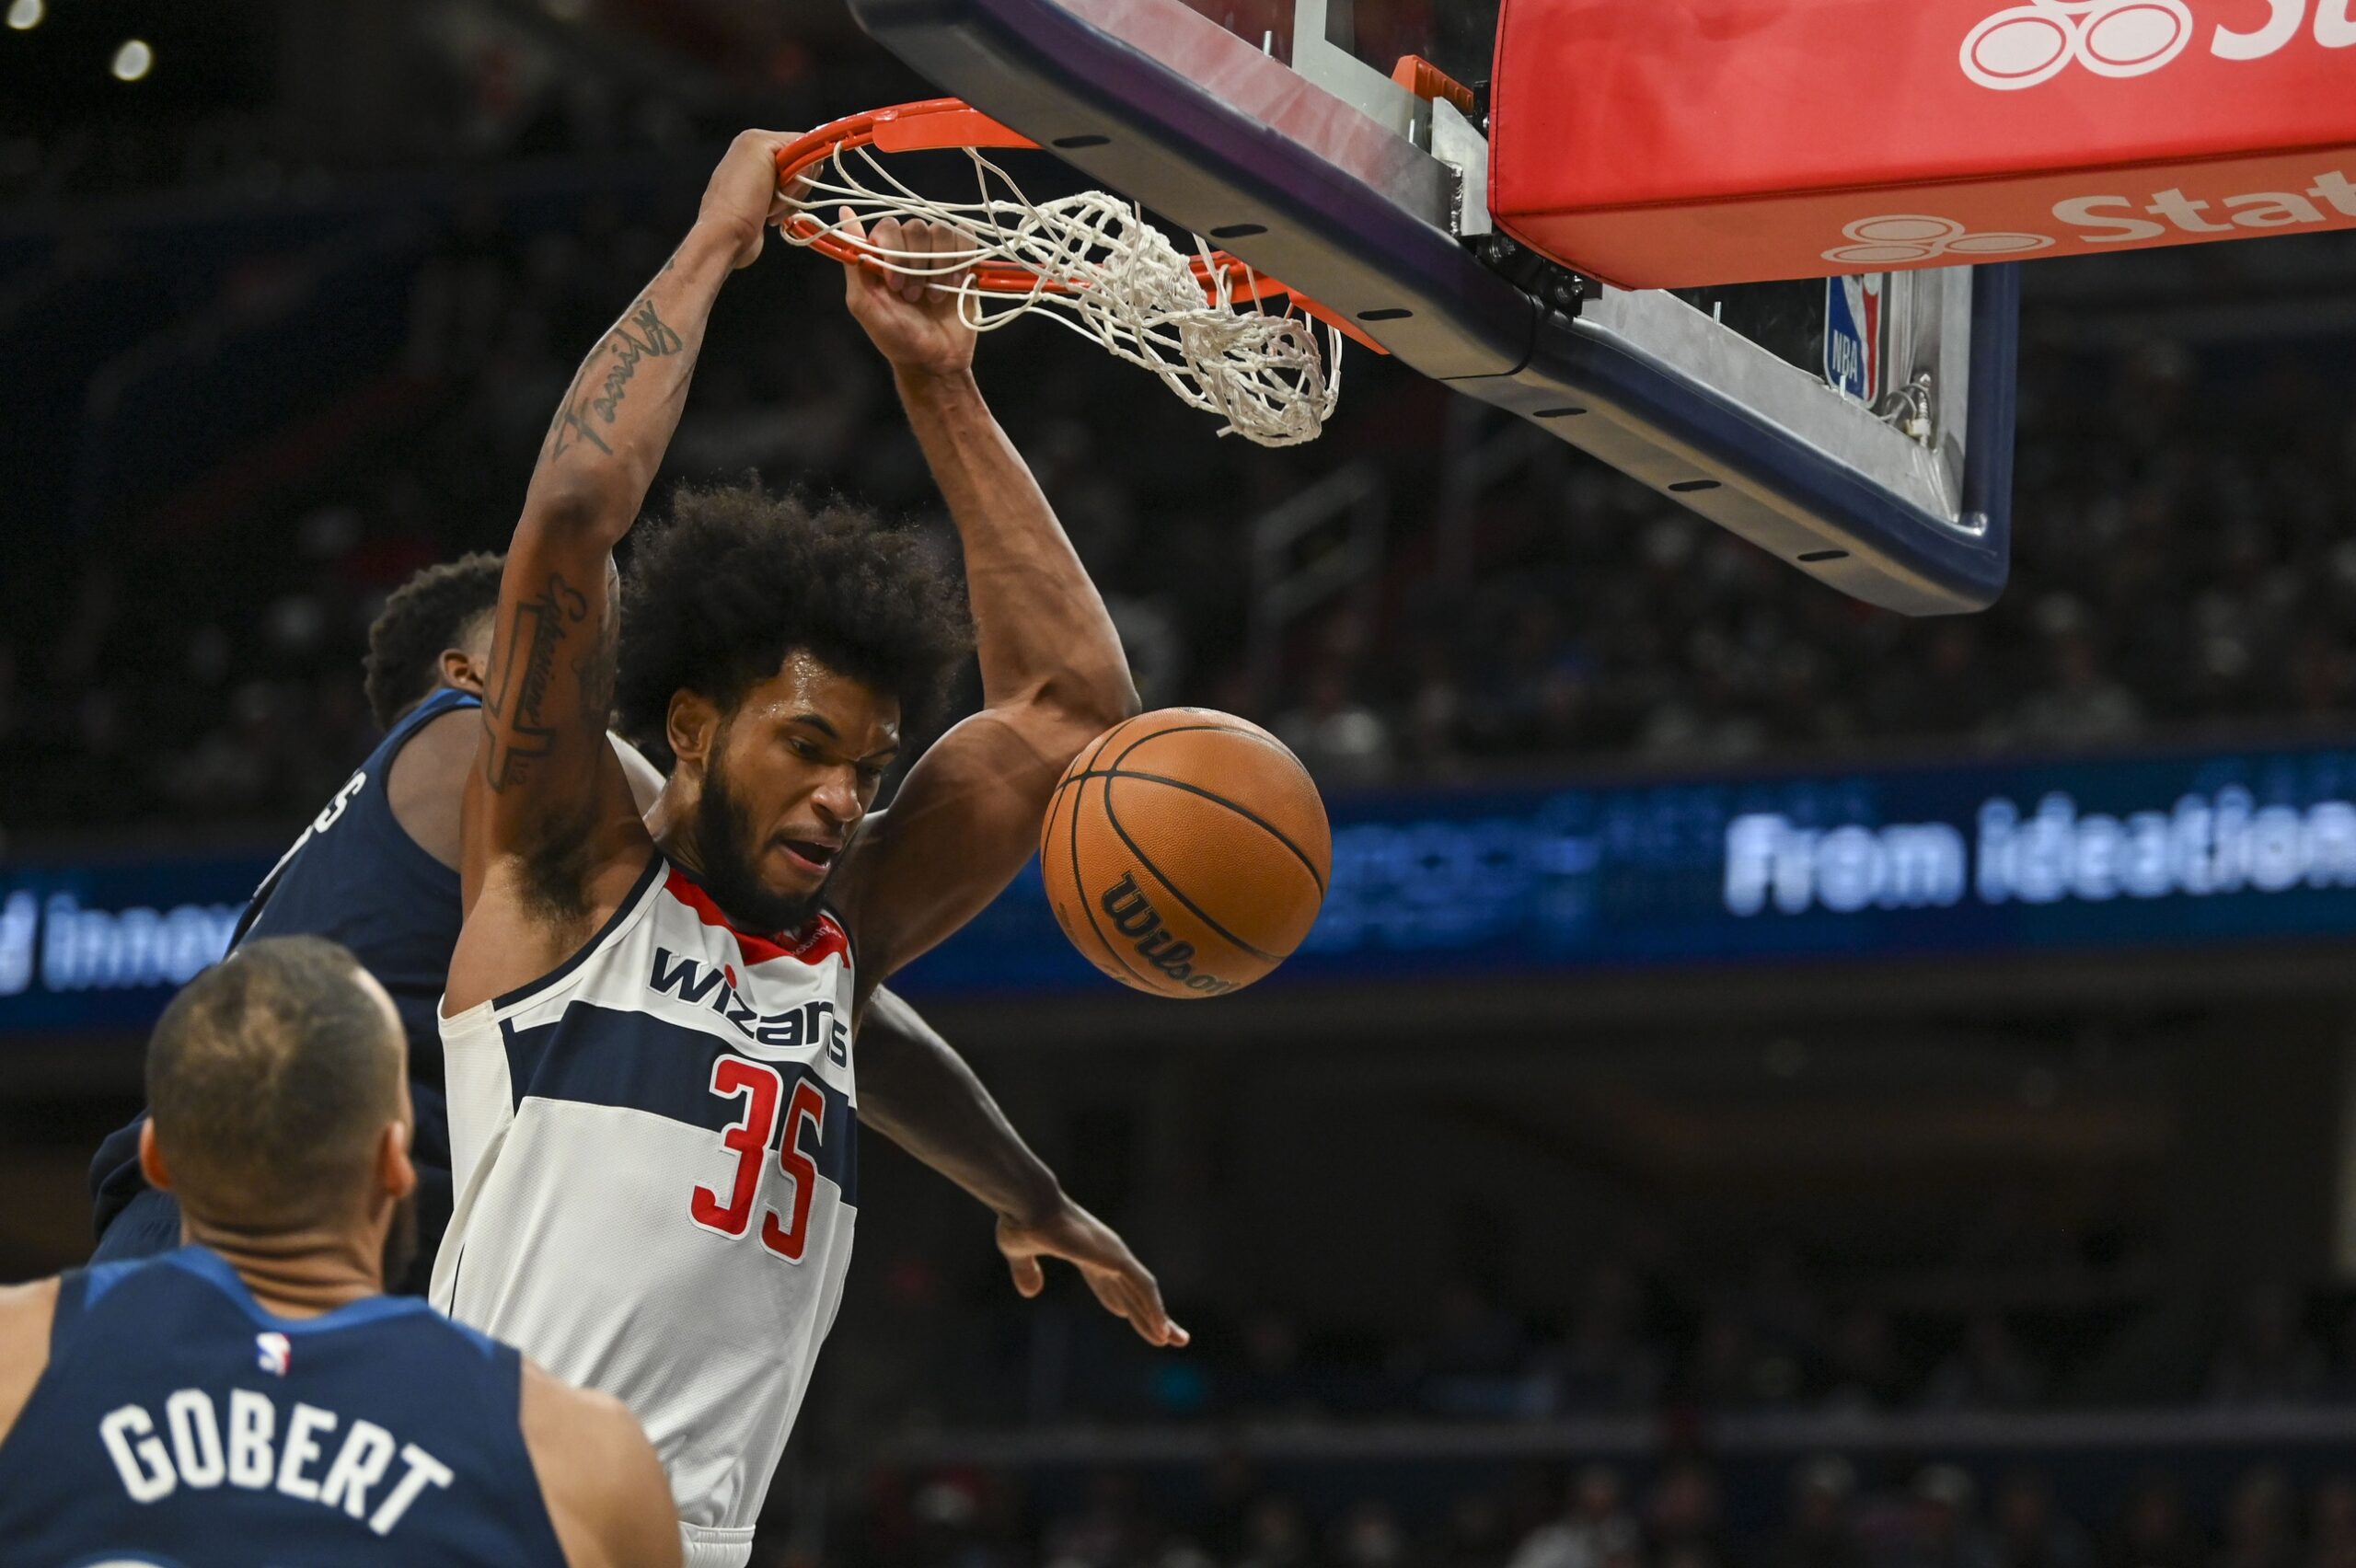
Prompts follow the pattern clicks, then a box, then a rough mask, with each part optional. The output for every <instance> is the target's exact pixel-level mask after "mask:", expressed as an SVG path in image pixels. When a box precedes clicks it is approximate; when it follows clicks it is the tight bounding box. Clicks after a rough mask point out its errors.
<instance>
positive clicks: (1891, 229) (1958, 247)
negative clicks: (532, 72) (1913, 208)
mask: <svg viewBox="0 0 2356 1568" xmlns="http://www.w3.org/2000/svg"><path fill="white" fill-rule="evenodd" d="M1841 232H1842V234H1845V235H1847V236H1849V239H1850V241H1851V243H1849V244H1847V245H1841V246H1835V247H1834V248H1831V250H1828V251H1826V252H1825V253H1824V259H1826V260H1827V261H1837V262H1839V263H1840V264H1841V265H1842V266H1844V267H1898V266H1907V265H1911V264H1912V263H1914V262H1917V261H1931V260H1935V259H1938V258H1939V257H1942V256H2019V255H2024V254H2026V253H2027V252H2028V251H2031V250H2043V249H2045V248H2047V247H2049V246H2050V245H2051V244H2052V243H2053V240H2052V237H2051V236H2049V235H2042V234H1974V233H1972V232H1971V231H1970V230H1969V229H1968V228H1966V227H1964V226H1963V225H1961V224H1959V223H1957V222H1956V221H1955V220H1954V219H1953V218H1934V217H1932V216H1930V215H1928V214H1927V213H1891V214H1890V215H1889V216H1888V217H1882V218H1859V219H1858V220H1857V221H1856V222H1855V223H1854V224H1849V225H1844V226H1843V227H1842V230H1841Z"/></svg>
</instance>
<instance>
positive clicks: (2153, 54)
mask: <svg viewBox="0 0 2356 1568" xmlns="http://www.w3.org/2000/svg"><path fill="white" fill-rule="evenodd" d="M2266 3H2267V6H2268V12H2267V17H2266V20H2265V21H2264V22H2262V23H2260V24H2259V25H2258V27H2255V28H2253V29H2249V30H2248V31H2246V32H2243V31H2237V30H2235V29H2232V28H2229V27H2226V26H2224V25H2223V23H2219V24H2218V25H2217V26H2216V27H2215V28H2213V29H2212V30H2211V32H2210V35H2209V52H2210V53H2211V54H2212V55H2214V56H2216V57H2217V58H2218V59H2220V60H2233V61H2242V60H2263V59H2265V58H2267V57H2268V56H2269V55H2272V54H2279V53H2281V52H2282V51H2283V50H2284V49H2286V48H2288V47H2289V46H2290V45H2291V43H2292V41H2293V40H2296V39H2297V38H2299V36H2300V35H2301V33H2302V32H2305V33H2307V34H2308V35H2309V36H2311V37H2313V38H2314V40H2315V41H2316V45H2317V46H2318V47H2320V48H2324V49H2346V48H2348V47H2350V45H2356V17H2351V16H2350V0H2266ZM2310 10H2312V13H2313V17H2314V25H2313V26H2312V28H2310V27H2309V26H2308V25H2307V24H2308V18H2309V13H2310ZM2199 32H2200V26H2199V24H2198V23H2196V22H2195V21H2194V20H2193V16H2192V7H2191V6H2189V5H2187V4H2186V3H2185V0H2027V4H2024V5H2018V6H2007V7H2006V8H2005V9H2004V10H2002V11H1999V12H1997V13H1996V14H1995V15H1994V16H1992V17H1988V18H1987V19H1986V20H1984V21H1982V22H1981V24H1980V25H1979V26H1978V27H1975V28H1973V29H1971V31H1970V33H1969V34H1968V35H1967V36H1966V37H1965V39H1964V40H1963V52H1962V64H1963V74H1964V75H1967V76H1969V77H1970V78H1971V79H1972V80H1973V81H1974V82H1976V83H1978V84H1979V85H1980V86H1983V87H1990V88H1993V89H1994V90H1996V91H1998V92H2017V91H2019V90H2020V89H2022V88H2024V87H2034V86H2038V84H2039V83H2043V82H2050V81H2051V80H2052V79H2053V78H2054V77H2056V76H2058V75H2061V73H2062V72H2064V71H2066V70H2068V69H2069V68H2070V66H2071V65H2072V64H2073V63H2074V64H2076V65H2078V66H2080V67H2081V68H2083V69H2085V71H2087V72H2089V73H2091V74H2092V75H2096V76H2109V77H2112V78H2114V79H2117V78H2123V77H2129V76H2148V75H2151V74H2152V73H2153V72H2154V71H2157V70H2158V69H2160V68H2161V67H2162V66H2164V65H2166V64H2168V63H2170V62H2172V61H2173V60H2175V59H2176V57H2177V55H2179V54H2182V53H2183V52H2185V49H2186V47H2187V46H2188V45H2189V44H2190V43H2191V42H2192V40H2193V39H2194V37H2195V36H2196V35H2197V34H2198V33H2199Z"/></svg>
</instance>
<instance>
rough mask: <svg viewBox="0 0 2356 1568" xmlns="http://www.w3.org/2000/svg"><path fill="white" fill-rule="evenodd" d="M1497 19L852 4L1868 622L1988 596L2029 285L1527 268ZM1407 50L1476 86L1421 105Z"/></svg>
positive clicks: (1075, 5)
mask: <svg viewBox="0 0 2356 1568" xmlns="http://www.w3.org/2000/svg"><path fill="white" fill-rule="evenodd" d="M1497 9H1498V0H851V10H852V12H853V14H854V15H855V16H856V17H858V19H859V21H860V24H861V25H862V26H863V27H865V28H866V29H867V30H868V31H869V32H870V33H871V34H872V35H873V36H874V37H875V38H876V39H877V40H880V41H881V42H883V44H884V45H885V46H886V47H887V48H889V49H891V50H892V51H893V52H895V53H896V54H898V55H899V56H900V57H901V58H902V59H903V60H905V61H906V62H907V63H908V64H910V65H911V66H913V67H914V68H915V69H917V70H918V72H920V73H922V74H923V75H926V76H928V77H929V78H930V79H931V80H932V81H933V82H934V83H935V84H937V86H939V87H940V88H941V90H942V91H943V92H946V93H950V94H954V95H955V96H957V97H960V98H964V99H966V100H967V101H968V102H970V103H972V104H973V105H974V106H975V107H976V108H977V109H980V110H983V111H984V112H985V113H987V114H988V115H990V116H992V117H994V118H996V119H998V120H999V121H1003V122H1004V123H1006V124H1007V125H1009V126H1011V127H1012V128H1014V129H1015V130H1017V131H1019V132H1021V133H1023V134H1025V135H1027V136H1030V137H1032V138H1033V139H1034V140H1036V141H1037V142H1038V143H1039V144H1041V145H1042V146H1045V147H1046V148H1049V149H1050V150H1052V151H1054V152H1055V153H1056V154H1057V156H1060V157H1062V158H1063V159H1065V160H1066V161H1067V162H1068V163H1070V164H1072V165H1073V166H1075V167H1077V168H1079V169H1080V171H1081V172H1082V173H1083V174H1084V175H1086V176H1087V177H1088V178H1090V179H1092V180H1095V181H1097V182H1098V183H1101V184H1102V185H1103V186H1104V187H1105V188H1107V189H1109V190H1116V191H1119V192H1121V193H1122V194H1124V195H1126V196H1129V197H1131V198H1133V199H1135V200H1137V201H1138V202H1142V203H1143V204H1144V205H1145V206H1146V207H1147V208H1149V210H1150V211H1152V212H1154V213H1157V214H1159V215H1161V216H1162V217H1163V218H1166V219H1167V220H1169V221H1171V222H1172V223H1173V224H1178V225H1184V226H1185V227H1187V228H1189V229H1191V230H1193V231H1194V232H1195V233H1196V234H1198V235H1202V236H1207V237H1208V238H1210V239H1212V240H1213V241H1215V242H1216V243H1218V244H1219V245H1221V246H1224V247H1225V248H1227V249H1229V250H1230V251H1231V252H1233V253H1234V254H1235V255H1237V256H1239V257H1241V258H1242V259H1244V260H1246V261H1248V262H1250V263H1251V264H1252V265H1253V266H1254V267H1256V268H1259V269H1260V270H1262V271H1265V272H1267V273H1269V274H1271V275H1273V276H1275V277H1277V278H1281V279H1283V280H1284V281H1285V282H1287V283H1288V284H1290V285H1292V286H1293V287H1295V288H1298V289H1300V290H1302V291H1304V292H1306V293H1307V294H1311V295H1312V296H1314V297H1315V298H1316V299H1318V300H1319V301H1321V302H1322V304H1323V305H1325V306H1328V307H1331V308H1332V309H1334V310H1335V311H1337V312H1339V313H1341V314H1344V315H1345V316H1347V317H1350V318H1351V319H1352V320H1353V321H1354V322H1355V324H1356V325H1357V327H1359V328H1360V329H1363V330H1364V331H1365V332H1366V333H1367V334H1368V335H1369V337H1371V338H1373V339H1374V340H1377V341H1379V342H1380V343H1381V345H1382V346H1383V347H1384V348H1385V349H1386V350H1388V351H1389V352H1391V353H1392V354H1393V355H1395V356H1397V357H1398V358H1399V359H1400V360H1402V361H1403V363H1407V364H1409V365H1411V366H1413V367H1414V368H1415V369H1416V370H1419V371H1421V372H1422V373H1423V374H1425V375H1430V376H1432V377H1434V378H1436V379H1438V380H1441V381H1444V382H1446V383H1447V384H1448V385H1449V386H1451V387H1453V388H1454V389H1455V390H1457V391H1459V392H1461V393H1463V394H1465V395H1466V396H1470V397H1473V398H1481V399H1482V400H1484V401H1485V402H1488V403H1491V404H1494V405H1496V406H1497V407H1499V408H1502V409H1507V410H1509V411H1511V412H1513V413H1515V414H1517V415H1519V416H1520V417H1522V418H1525V419H1528V420H1530V421H1532V422H1533V423H1536V424H1538V425H1540V426H1541V427H1542V428H1543V429H1545V430H1547V431H1549V432H1552V433H1553V434H1555V435H1558V436H1559V437H1560V438H1561V439H1563V440H1565V441H1566V442H1568V443H1570V444H1573V445H1575V446H1577V447H1580V448H1582V449H1583V450H1586V451H1588V452H1590V453H1592V454H1594V455H1596V456H1598V457H1600V458H1601V459H1603V460H1604V461H1606V462H1608V463H1610V464H1611V465H1612V466H1613V467H1617V468H1620V469H1622V470H1623V471H1624V472H1626V473H1629V474H1631V475H1633V476H1634V477H1635V478H1638V479H1641V480H1642V481H1644V482H1645V483H1646V484H1649V485H1651V486H1652V487H1654V488H1655V489H1657V490H1661V491H1662V492H1664V493H1665V494H1668V495H1670V496H1672V497H1674V498H1675V499H1676V500H1677V501H1678V502H1680V503H1681V504H1683V505H1685V506H1688V507H1690V508H1692V510H1693V511H1695V512H1697V513H1701V514H1702V515H1703V516H1705V517H1708V518H1710V519H1711V520H1712V521H1714V522H1715V523H1717V524H1719V525H1722V526H1724V527H1727V528H1728V529H1731V530H1733V531H1734V532H1736V533H1738V534H1740V535H1742V536H1744V537H1746V538H1748V539H1750V540H1751V541H1752V542H1753V543H1755V544H1757V545H1759V546H1760V547H1761V548H1765V549H1768V550H1770V551H1772V552H1773V553H1774V554H1775V555H1777V556H1779V557H1781V558H1783V559H1785V560H1787V561H1790V562H1792V563H1793V564H1795V565H1796V566H1797V567H1799V568H1800V569H1801V570H1802V571H1807V572H1810V573H1812V574H1813V575H1815V576H1817V577H1819V578H1820V579H1821V580H1823V581H1824V582H1828V583H1830V584H1831V585H1832V586H1834V587H1836V588H1838V589H1840V590H1841V591H1842V592H1844V593H1847V594H1853V595H1854V596H1855V597H1857V598H1860V599H1863V600H1866V601H1868V602H1871V603H1874V604H1877V605H1886V606H1888V607H1889V608H1892V609H1897V610H1900V611H1904V612H1907V613H1909V614H1915V615H1930V614H1941V613H1949V612H1955V611H1961V610H1970V609H1977V608H1980V607H1981V606H1983V605H1986V604H1988V603H1989V602H1990V601H1991V600H1992V599H1993V598H1994V597H1995V595H1996V594H1997V592H1998V591H1999V590H2000V589H2001V588H2002V587H2003V585H2004V575H2005V571H2006V567H2007V564H2008V559H2009V555H2010V518H2009V497H2010V491H2011V463H2012V420H2013V410H2012V386H2013V358H2014V338H2015V320H2016V316H2017V282H2016V279H2015V274H2014V273H2013V271H2011V270H2010V269H2009V268H2007V267H2003V266H1987V267H1978V268H1952V269H1940V270H1932V271H1903V272H1893V273H1887V274H1866V275H1863V276H1852V277H1848V278H1836V279H1831V280H1823V279H1818V280H1811V281H1802V282H1780V283H1761V284H1748V285H1742V286H1739V287H1730V288H1725V289H1718V290H1686V291H1680V292H1679V293H1676V294H1669V293H1663V292H1655V291H1627V290H1622V289H1617V288H1612V287H1609V286H1606V285H1603V284H1600V283H1599V282H1595V281H1594V280H1593V279H1591V278H1585V277H1581V276H1578V275H1577V274H1576V273H1574V272H1571V271H1567V270H1565V269H1564V268H1562V267H1558V266H1555V265H1553V263H1551V262H1549V261H1547V260H1545V259H1541V258H1536V257H1533V256H1531V255H1530V254H1529V253H1528V252H1527V251H1524V250H1522V249H1520V248H1519V247H1517V246H1515V245H1514V244H1513V243H1512V241H1511V240H1510V239H1508V238H1507V236H1504V235H1502V234H1498V233H1496V232H1494V231H1493V229H1492V225H1491V224H1490V222H1489V209H1488V202H1487V191H1488V158H1487V141H1486V136H1485V128H1486V123H1487V121H1486V107H1487V106H1486V101H1485V84H1486V81H1487V78H1488V76H1489V74H1490V52H1491V48H1492V45H1493V42H1494V39H1495V34H1496V19H1497ZM1409 57H1417V58H1420V59H1421V60H1423V61H1425V62H1427V63H1429V64H1430V65H1432V66H1435V67H1437V68H1438V71H1439V72H1441V73H1443V74H1445V75H1446V76H1448V77H1450V78H1453V80H1454V82H1455V83H1457V84H1461V86H1463V87H1464V88H1468V89H1470V91H1469V92H1468V93H1464V94H1461V95H1458V94H1454V93H1450V92H1449V91H1447V90H1445V89H1444V88H1443V89H1441V90H1438V91H1434V90H1433V89H1432V88H1431V87H1430V86H1429V84H1428V78H1426V86H1425V89H1424V90H1425V92H1428V93H1430V94H1431V96H1422V95H1421V94H1419V93H1418V92H1417V91H1415V90H1412V89H1411V87H1410V86H1407V85H1403V84H1406V83H1411V82H1414V81H1415V72H1414V69H1413V66H1412V62H1411V63H1410V64H1409V65H1408V66H1407V67H1404V68H1403V67H1402V65H1401V62H1402V61H1403V60H1407V59H1408V58H1409ZM1564 90H1565V91H1576V82H1565V84H1564ZM1460 104H1462V105H1466V106H1469V109H1468V108H1465V107H1460ZM1934 237H1935V236H1934ZM1730 243H1738V242H1730ZM1859 243H1860V246H1861V249H1860V250H1859V253H1858V255H1857V256H1856V257H1855V258H1854V263H1855V264H1856V265H1861V266H1862V265H1870V264H1872V263H1873V262H1874V261H1875V260H1877V259H1887V260H1890V261H1893V262H1894V261H1895V260H1897V259H1901V258H1900V257H1899V256H1898V255H1897V254H1896V252H1892V253H1891V254H1890V255H1889V256H1888V257H1884V256H1882V255H1881V254H1880V253H1879V252H1878V251H1876V250H1874V247H1875V246H1877V245H1879V246H1895V247H1897V248H1899V249H1900V250H1906V251H1908V255H1907V257H1905V258H1902V259H1919V248H1920V246H1921V245H1922V244H1923V243H1925V242H1924V240H1923V238H1922V236H1901V235H1897V234H1895V233H1893V234H1891V235H1888V236H1883V235H1873V236H1859ZM1573 522H1574V524H1575V523H1576V520H1573Z"/></svg>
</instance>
